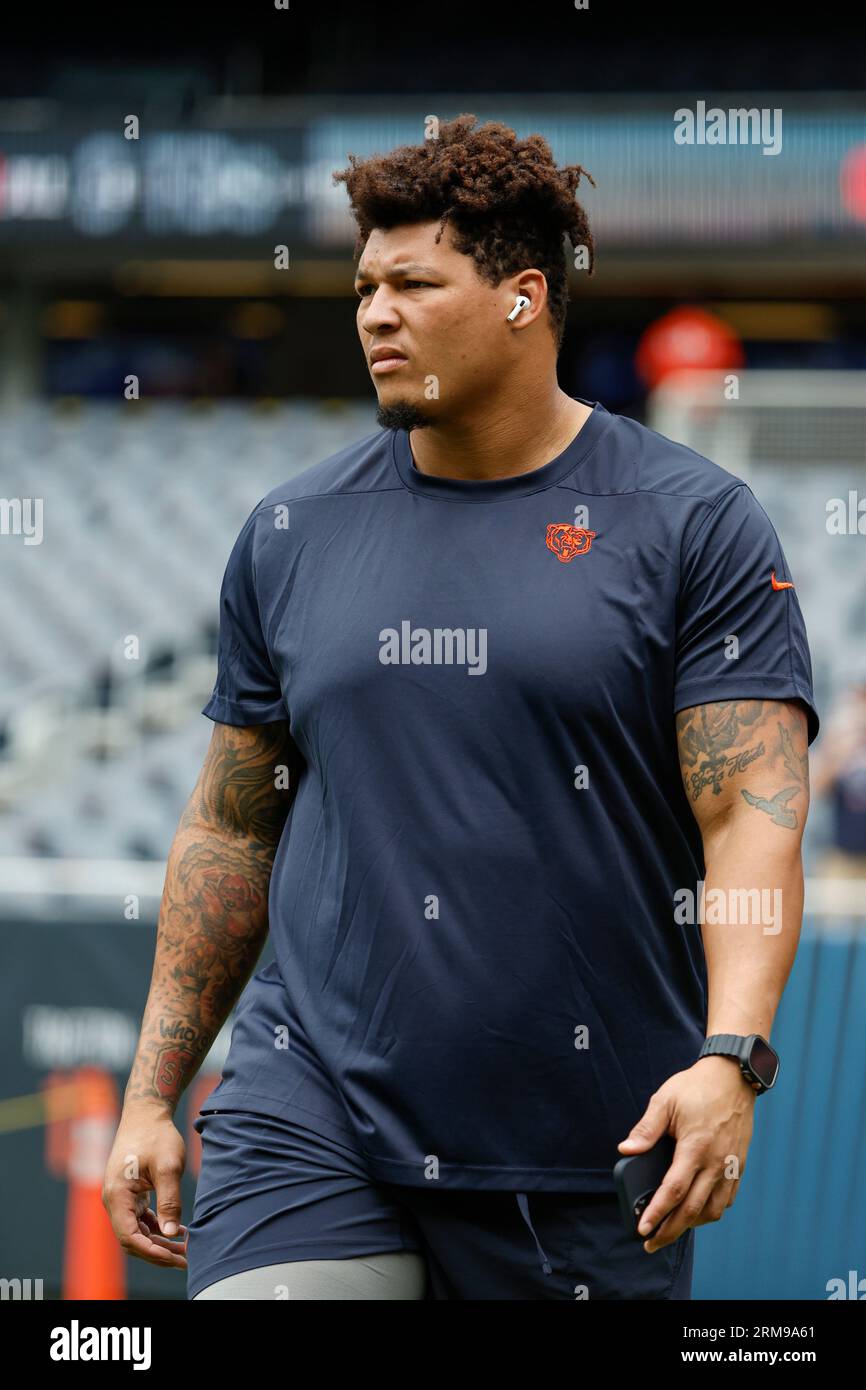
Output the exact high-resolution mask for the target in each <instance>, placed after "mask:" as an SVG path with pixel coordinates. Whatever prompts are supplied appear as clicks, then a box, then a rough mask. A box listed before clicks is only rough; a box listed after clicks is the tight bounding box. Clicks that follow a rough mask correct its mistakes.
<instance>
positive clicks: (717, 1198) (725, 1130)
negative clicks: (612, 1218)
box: [617, 1056, 756, 1253]
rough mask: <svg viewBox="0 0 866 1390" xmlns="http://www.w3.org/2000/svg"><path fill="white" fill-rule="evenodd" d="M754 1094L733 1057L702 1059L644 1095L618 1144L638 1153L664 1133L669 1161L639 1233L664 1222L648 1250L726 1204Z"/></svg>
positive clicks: (748, 1132) (735, 1182)
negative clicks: (671, 1141) (670, 1144)
mask: <svg viewBox="0 0 866 1390" xmlns="http://www.w3.org/2000/svg"><path fill="white" fill-rule="evenodd" d="M755 1097H756V1092H755V1091H754V1090H753V1089H752V1087H751V1086H750V1085H749V1083H748V1082H747V1081H746V1079H745V1077H744V1076H743V1073H742V1072H741V1071H740V1064H739V1062H738V1061H737V1060H736V1058H734V1057H723V1056H720V1057H702V1058H701V1059H700V1061H698V1062H695V1063H694V1065H693V1066H691V1067H689V1068H688V1069H687V1070H686V1071H678V1072H676V1074H675V1075H674V1076H671V1077H670V1078H669V1079H668V1080H667V1081H666V1082H665V1083H664V1085H663V1086H660V1087H659V1089H658V1090H657V1091H656V1092H655V1094H654V1095H653V1096H651V1097H650V1102H649V1105H648V1106H647V1108H646V1110H645V1111H644V1113H643V1115H642V1116H641V1118H640V1119H639V1120H638V1122H637V1124H636V1125H635V1126H634V1128H633V1129H632V1131H631V1134H630V1136H629V1138H628V1139H623V1140H622V1141H621V1142H620V1143H619V1144H618V1145H617V1148H618V1149H619V1150H620V1151H621V1153H622V1154H623V1156H624V1157H626V1158H628V1157H631V1155H632V1154H638V1153H644V1152H645V1151H646V1150H647V1149H651V1148H652V1147H653V1145H654V1144H655V1143H656V1142H657V1141H658V1140H659V1139H661V1137H662V1135H663V1134H671V1135H673V1137H674V1138H675V1139H676V1148H675V1150H674V1157H673V1161H672V1162H671V1166H670V1168H669V1169H668V1171H667V1172H666V1173H665V1176H664V1179H663V1180H662V1183H661V1185H660V1186H659V1187H658V1189H657V1190H656V1193H655V1196H654V1197H653V1199H652V1201H651V1202H650V1203H649V1205H648V1207H647V1208H646V1210H645V1211H644V1214H643V1216H642V1218H641V1222H640V1225H639V1227H638V1230H639V1231H640V1233H641V1235H645V1234H646V1233H647V1232H649V1231H652V1230H653V1229H654V1228H655V1227H656V1226H657V1225H658V1223H659V1222H660V1221H661V1220H662V1218H663V1217H664V1218H665V1220H664V1223H663V1225H662V1226H661V1228H660V1230H658V1231H657V1232H656V1234H655V1235H654V1236H653V1238H652V1240H645V1241H644V1247H643V1248H644V1250H646V1251H647V1253H651V1252H652V1251H653V1250H660V1249H661V1248H662V1246H664V1245H671V1244H672V1243H673V1242H674V1241H675V1240H677V1239H678V1238H679V1236H681V1235H682V1233H683V1231H686V1230H688V1228H689V1227H690V1226H704V1225H706V1224H707V1223H708V1222H710V1221H718V1220H719V1218H720V1217H721V1215H722V1213H723V1212H724V1211H725V1210H726V1208H727V1207H729V1206H731V1204H732V1203H733V1200H734V1197H735V1196H736V1193H737V1188H738V1187H739V1185H740V1178H741V1177H742V1175H743V1171H744V1169H745V1166H746V1154H747V1153H748V1151H749V1144H750V1143H751V1139H752V1124H753V1120H754V1106H755Z"/></svg>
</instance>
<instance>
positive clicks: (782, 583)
mask: <svg viewBox="0 0 866 1390" xmlns="http://www.w3.org/2000/svg"><path fill="white" fill-rule="evenodd" d="M770 583H771V584H772V586H773V588H774V589H793V587H794V586H793V584H792V583H791V582H790V580H788V579H782V580H779V579H777V578H776V571H775V570H773V573H772V574H771V575H770Z"/></svg>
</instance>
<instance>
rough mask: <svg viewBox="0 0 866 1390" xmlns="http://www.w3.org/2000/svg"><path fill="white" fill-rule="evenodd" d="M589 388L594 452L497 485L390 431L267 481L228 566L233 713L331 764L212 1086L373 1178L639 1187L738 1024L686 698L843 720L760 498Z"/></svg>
mask: <svg viewBox="0 0 866 1390" xmlns="http://www.w3.org/2000/svg"><path fill="white" fill-rule="evenodd" d="M576 399H578V400H580V399H582V398H580V397H577V398H576ZM586 404H591V405H593V411H592V414H591V416H590V417H589V418H588V419H587V421H586V423H585V424H584V425H583V427H582V428H581V429H580V430H579V432H578V433H577V435H576V437H575V438H574V440H573V441H572V443H571V444H570V445H569V446H568V448H566V449H565V450H564V451H563V452H562V453H561V454H559V455H558V456H557V457H556V458H555V459H553V460H552V461H551V462H549V463H547V464H546V465H544V466H543V467H541V468H537V469H535V470H533V471H530V472H528V473H524V474H522V475H520V476H516V477H507V478H502V479H498V480H494V481H461V480H459V479H452V478H441V477H436V476H433V475H430V474H425V473H421V472H419V470H418V469H417V468H416V467H415V464H414V460H413V457H412V453H411V449H410V444H409V436H408V434H407V433H406V431H404V430H380V431H377V432H376V433H374V434H372V435H370V436H368V437H367V438H365V439H362V440H360V441H358V442H357V443H355V444H353V445H351V446H350V447H349V448H347V449H344V450H342V451H341V452H340V453H338V454H336V455H335V456H334V457H332V458H329V459H326V460H325V461H324V462H321V463H318V464H316V465H315V466H314V467H311V468H309V469H307V470H306V471H305V472H303V473H301V474H299V475H298V476H297V477H295V478H292V479H291V480H290V481H288V482H286V483H284V484H282V485H281V486H279V487H276V488H274V489H273V491H271V492H270V493H268V495H267V496H266V497H265V498H263V499H262V501H261V502H260V503H259V504H258V505H257V506H256V507H255V509H254V510H253V512H252V513H251V514H250V516H249V518H248V519H247V521H246V523H245V525H244V526H243V528H242V530H241V532H240V534H239V536H238V539H237V541H236V543H235V546H234V548H233V550H232V553H231V556H230V558H229V561H228V566H227V569H226V572H225V578H224V581H223V587H222V592H221V608H220V638H219V659H218V678H217V683H216V686H215V689H214V693H213V696H212V697H211V699H210V700H209V702H208V703H207V705H206V706H205V708H204V711H203V712H204V713H205V714H206V715H208V716H209V717H210V718H211V719H214V720H218V721H222V722H224V723H227V724H239V725H249V724H258V723H266V722H268V721H271V720H276V719H288V720H289V721H290V730H291V735H292V739H293V740H294V743H295V745H296V747H297V751H298V753H299V754H300V760H299V761H300V767H301V772H300V776H299V778H298V781H297V788H296V794H295V798H294V801H293V803H292V808H291V811H290V814H289V818H288V821H287V823H286V826H285V829H284V832H283V835H282V839H281V841H280V844H279V847H278V850H277V854H276V859H275V862H274V867H273V873H272V876H271V884H270V896H269V913H270V933H271V938H272V941H273V946H274V952H275V962H274V963H272V964H271V965H270V966H268V967H266V968H265V969H264V970H263V971H260V972H259V973H258V975H256V976H255V977H254V978H253V980H252V981H251V982H250V984H249V985H248V987H247V989H246V991H245V993H244V995H243V997H242V1000H241V1002H240V1005H239V1009H238V1014H237V1017H236V1022H235V1027H234V1031H233V1036H232V1045H231V1049H230V1052H229V1056H228V1059H227V1062H226V1065H225V1068H224V1072H223V1079H222V1081H221V1082H220V1085H219V1086H218V1087H217V1089H216V1090H215V1091H214V1092H213V1093H212V1095H211V1096H210V1097H209V1099H208V1102H207V1105H206V1106H205V1107H204V1108H205V1109H208V1108H215V1107H220V1108H225V1109H228V1108H236V1109H237V1108H240V1109H248V1110H250V1109H251V1110H259V1111H262V1112H264V1113H268V1114H273V1115H278V1116H283V1117H284V1118H287V1119H290V1120H293V1121H294V1122H296V1123H300V1124H305V1125H307V1126H308V1127H312V1128H319V1129H322V1130H326V1131H327V1132H329V1133H330V1134H332V1135H333V1136H334V1137H337V1138H341V1139H342V1140H343V1142H346V1143H351V1144H352V1145H353V1146H354V1147H355V1148H356V1149H358V1150H359V1151H360V1152H361V1154H362V1155H363V1158H364V1160H365V1162H366V1165H367V1168H368V1171H369V1172H370V1174H371V1177H373V1178H374V1179H380V1180H384V1181H387V1182H394V1183H406V1184H410V1185H413V1186H424V1185H426V1184H427V1183H430V1182H440V1183H441V1184H442V1185H443V1186H448V1187H451V1188H458V1187H462V1188H477V1189H495V1188H501V1189H551V1190H559V1191H613V1190H614V1183H613V1177H612V1169H613V1165H614V1164H615V1163H616V1162H617V1160H618V1159H619V1158H620V1157H621V1155H620V1154H619V1153H618V1151H617V1147H616V1146H617V1144H618V1142H619V1141H620V1140H621V1139H624V1138H625V1136H626V1135H627V1134H628V1132H629V1130H630V1129H631V1127H632V1125H633V1124H634V1123H635V1122H636V1120H637V1119H638V1118H639V1117H640V1116H641V1114H642V1113H643V1111H644V1109H645V1107H646V1104H647V1102H648V1100H649V1098H650V1095H651V1093H652V1092H653V1091H654V1090H656V1089H657V1088H658V1087H659V1086H660V1085H661V1084H662V1083H663V1082H664V1081H665V1080H666V1079H667V1078H668V1077H669V1076H670V1075H672V1073H674V1072H676V1071H679V1070H681V1069H683V1068H685V1067H688V1066H690V1065H691V1064H692V1062H694V1061H695V1059H696V1058H697V1055H698V1052H699V1051H700V1048H701V1045H702V1043H703V1040H704V1037H705V1021H706V1002H707V1000H706V970H705V961H704V955H703V948H702V943H701V935H700V926H699V925H694V926H688V925H681V924H679V923H678V922H677V921H676V920H675V915H674V914H675V908H676V903H675V899H674V894H675V893H676V892H677V891H678V890H680V889H683V888H690V889H692V890H693V891H694V892H695V894H696V895H697V892H698V889H697V885H698V881H699V880H700V879H701V878H703V876H704V862H703V855H702V845H701V836H700V832H699V830H698V826H697V823H696V821H695V819H694V816H693V814H692V811H691V809H690V807H689V802H688V799H687V797H686V794H685V792H684V790H683V786H682V782H681V776H680V767H679V761H678V756H677V743H676V734H675V720H674V714H675V711H677V710H679V709H682V708H685V707H688V706H691V705H696V704H701V703H704V702H708V701H716V700H727V699H749V698H753V697H754V698H760V697H767V698H772V699H780V700H785V699H799V700H801V701H803V702H804V703H805V705H806V707H807V710H808V718H809V741H810V742H811V741H812V740H813V739H814V737H815V734H816V733H817V730H818V716H817V714H816V712H815V708H814V702H813V694H812V678H811V668H810V659H809V650H808V645H807V640H806V632H805V628H804V624H803V618H802V614H801V612H800V606H799V603H798V601H797V595H796V591H795V590H794V589H793V588H787V589H780V590H774V589H773V588H772V587H771V574H772V572H773V571H775V574H776V576H777V579H780V580H785V579H788V578H789V572H788V566H787V564H786V562H785V557H784V555H783V553H782V549H781V546H780V544H779V540H778V537H777V536H776V533H775V531H774V529H773V526H772V524H771V523H770V521H769V519H768V517H767V515H766V513H765V512H764V510H763V509H762V507H761V506H760V505H759V503H758V502H757V501H756V499H755V497H754V496H753V494H752V492H751V491H750V489H749V488H748V486H747V485H746V484H745V483H743V482H742V481H740V480H739V479H738V478H736V477H734V476H733V475H732V474H730V473H728V472H726V471H725V470H724V469H722V468H720V467H718V466H717V465H715V464H713V463H712V462H710V461H709V460H708V459H705V458H702V457H701V456H700V455H698V454H696V453H694V452H693V451H692V450H690V449H688V448H686V447H684V446H682V445H679V444H675V443H673V442H672V441H670V440H668V439H666V438H664V437H663V436H661V435H659V434H657V433H655V432H654V431H652V430H650V429H648V428H646V427H645V426H643V425H640V424H638V423H636V422H635V421H633V420H631V419H629V418H627V417H625V416H619V415H615V414H612V413H610V412H609V411H607V410H606V409H605V407H604V406H603V405H601V404H600V403H598V402H586ZM732 635H734V636H736V638H737V641H738V644H739V650H738V655H737V656H736V658H735V659H731V656H730V652H731V644H730V642H729V641H728V640H727V639H729V638H730V637H731V636H732ZM680 915H681V914H680Z"/></svg>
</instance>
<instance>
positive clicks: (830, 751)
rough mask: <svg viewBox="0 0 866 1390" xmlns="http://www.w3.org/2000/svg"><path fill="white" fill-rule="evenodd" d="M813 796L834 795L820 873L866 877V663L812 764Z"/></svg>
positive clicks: (842, 699) (843, 696)
mask: <svg viewBox="0 0 866 1390" xmlns="http://www.w3.org/2000/svg"><path fill="white" fill-rule="evenodd" d="M811 780H812V793H813V795H814V796H815V797H821V796H828V797H829V798H830V804H831V808H832V833H831V843H830V846H829V847H828V849H827V850H826V852H825V853H824V854H823V855H822V857H821V859H820V861H819V863H818V866H817V867H818V872H819V873H820V874H821V875H823V876H826V877H832V878H866V661H864V662H862V663H861V665H860V666H859V668H858V669H857V671H856V672H855V674H854V677H853V679H852V680H851V682H850V684H849V685H848V687H847V689H846V690H845V692H844V694H843V695H842V698H841V699H840V701H839V703H838V705H837V707H836V709H835V711H834V712H833V714H832V715H831V716H830V717H829V718H828V721H827V732H826V734H825V735H824V738H823V739H822V741H821V745H820V747H819V748H817V749H816V750H815V753H814V754H813V761H812V779H811Z"/></svg>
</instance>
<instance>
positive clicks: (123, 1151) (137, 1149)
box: [102, 720, 301, 1268]
mask: <svg viewBox="0 0 866 1390" xmlns="http://www.w3.org/2000/svg"><path fill="white" fill-rule="evenodd" d="M300 766H301V762H300V755H299V754H298V752H297V749H296V747H295V745H294V743H293V742H292V740H291V737H290V735H289V732H288V722H287V721H285V720H279V721H276V722H274V723H271V724H260V725H255V726H253V727H247V728H238V727H234V726H232V725H228V724H216V725H215V726H214V731H213V735H212V737H211V743H210V748H209V749H208V753H207V757H206V758H205V762H204V766H203V767H202V770H201V773H200V774H199V778H198V781H197V782H196V785H195V787H194V789H193V792H192V795H191V796H190V798H189V801H188V803H187V805H186V809H185V810H184V813H183V815H182V817H181V820H180V824H179V825H178V828H177V832H176V834H175V837H174V840H173V842H172V846H171V850H170V852H169V856H168V865H167V871H166V877H165V887H164V889H163V894H162V902H161V904H160V912H159V920H158V923H157V941H156V953H155V958H154V965H153V975H152V978H151V984H150V992H149V994H148V998H147V1003H146V1005H145V1010H144V1017H143V1020H142V1025H141V1034H140V1037H139V1042H138V1048H137V1050H136V1054H135V1060H134V1062H133V1065H132V1071H131V1073H130V1077H129V1081H128V1083H127V1087H126V1094H125V1097H124V1104H123V1114H122V1116H121V1121H120V1125H119V1127H118V1131H117V1135H116V1136H115V1142H114V1147H113V1149H112V1152H111V1155H110V1157H109V1160H108V1164H107V1166H106V1171H105V1178H104V1182H103V1191H102V1200H103V1203H104V1205H105V1207H106V1209H107V1211H108V1213H109V1216H110V1218H111V1222H112V1225H113V1227H114V1230H115V1233H116V1235H117V1237H118V1240H119V1241H120V1244H121V1246H122V1247H123V1249H124V1250H125V1251H126V1252H127V1253H128V1254H130V1255H135V1256H136V1257H138V1258H139V1259H143V1260H146V1261H147V1262H148V1263H150V1264H158V1265H165V1266H167V1267H173V1268H186V1260H185V1258H184V1255H183V1250H184V1249H185V1241H184V1243H183V1244H179V1243H178V1242H177V1241H174V1240H171V1239H169V1238H168V1237H170V1236H171V1235H173V1234H174V1232H175V1230H176V1229H177V1226H178V1223H179V1221H180V1215H181V1202H180V1178H181V1174H182V1172H183V1168H184V1163H185V1150H184V1143H183V1139H182V1138H181V1136H180V1134H179V1133H178V1131H177V1129H176V1128H175V1127H174V1125H173V1124H172V1123H171V1120H172V1116H173V1114H174V1111H175V1108H176V1106H177V1103H178V1100H179V1099H180V1096H181V1094H182V1093H183V1091H184V1089H185V1088H186V1086H187V1085H188V1084H189V1081H190V1080H191V1078H192V1077H193V1076H194V1075H195V1073H196V1072H197V1071H198V1068H199V1067H200V1065H201V1062H202V1060H203V1058H204V1057H205V1056H206V1054H207V1052H208V1051H209V1049H210V1046H211V1044H212V1043H213V1041H214V1038H215V1037H216V1035H217V1033H218V1032H219V1030H220V1028H221V1027H222V1025H223V1023H224V1022H225V1020H226V1018H227V1017H228V1014H229V1012H230V1010H231V1007H232V1005H233V1004H234V1002H235V1000H236V999H237V998H238V995H239V994H240V993H241V990H242V989H243V987H244V985H245V984H246V982H247V980H248V979H249V976H250V974H251V972H252V970H253V967H254V965H255V963H256V961H257V960H258V958H259V955H260V954H261V950H262V946H263V945H264V941H265V938H266V936H267V931H268V885H269V882H270V876H271V869H272V867H273V861H274V855H275V853H276V849H277V845H278V844H279V840H280V836H281V834H282V830H283V826H284V824H285V820H286V816H287V815H288V812H289V808H290V806H291V802H292V798H293V797H294V793H295V787H296V781H297V774H298V772H299V771H300ZM154 1189H155V1190H156V1196H157V1210H156V1214H154V1213H153V1212H152V1211H151V1210H150V1206H149V1194H150V1192H151V1190H154ZM181 1230H183V1228H181Z"/></svg>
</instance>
